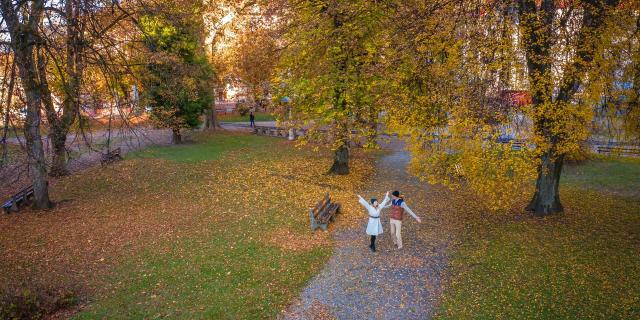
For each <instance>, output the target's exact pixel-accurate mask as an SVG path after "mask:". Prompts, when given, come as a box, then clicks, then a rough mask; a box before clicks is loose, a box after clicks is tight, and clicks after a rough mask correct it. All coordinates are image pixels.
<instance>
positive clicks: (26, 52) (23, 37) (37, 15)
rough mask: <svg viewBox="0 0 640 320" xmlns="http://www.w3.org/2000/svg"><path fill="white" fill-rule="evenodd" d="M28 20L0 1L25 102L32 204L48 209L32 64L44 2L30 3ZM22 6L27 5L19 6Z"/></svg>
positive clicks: (35, 73) (37, 91) (35, 72)
mask: <svg viewBox="0 0 640 320" xmlns="http://www.w3.org/2000/svg"><path fill="white" fill-rule="evenodd" d="M30 4H31V6H30V8H22V9H24V10H25V11H28V12H29V13H28V15H29V16H28V18H27V19H24V21H21V20H20V17H19V15H18V10H21V9H20V8H17V7H16V6H14V4H13V2H12V1H10V0H0V8H1V9H2V17H3V18H4V20H5V24H6V25H7V27H8V29H9V34H10V36H11V47H12V49H13V54H14V59H15V61H16V65H17V67H18V73H19V75H20V80H21V83H22V89H23V90H24V93H25V97H26V102H27V115H26V117H25V123H24V135H25V139H26V142H27V160H28V163H29V171H30V174H31V177H32V182H33V193H34V198H35V199H34V200H35V201H34V203H33V206H34V207H35V208H38V209H48V208H50V207H51V201H50V200H49V183H48V181H47V165H46V162H45V157H44V149H43V146H42V139H41V135H40V122H41V116H40V109H41V106H42V96H41V90H40V81H39V80H40V78H39V76H38V66H37V61H36V56H37V44H38V43H39V42H40V41H39V40H40V39H39V34H38V26H39V23H40V21H41V19H42V15H43V12H44V5H45V3H44V1H43V0H38V1H33V2H30ZM22 5H23V6H24V5H27V4H25V3H22Z"/></svg>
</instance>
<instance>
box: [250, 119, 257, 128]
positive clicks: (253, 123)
mask: <svg viewBox="0 0 640 320" xmlns="http://www.w3.org/2000/svg"><path fill="white" fill-rule="evenodd" d="M249 122H250V123H249V125H250V126H251V127H252V128H253V127H255V126H256V121H255V120H253V119H251V120H249Z"/></svg>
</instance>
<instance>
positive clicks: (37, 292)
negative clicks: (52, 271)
mask: <svg viewBox="0 0 640 320" xmlns="http://www.w3.org/2000/svg"><path fill="white" fill-rule="evenodd" d="M78 302H79V301H78V298H77V296H76V294H75V292H74V290H70V289H68V288H54V287H49V288H47V287H45V286H42V285H33V284H32V285H22V286H20V288H13V289H5V290H3V293H2V294H1V295H0V319H42V318H44V317H45V316H46V315H48V314H51V313H54V312H56V311H58V310H62V309H67V308H69V307H72V306H74V305H76V304H78Z"/></svg>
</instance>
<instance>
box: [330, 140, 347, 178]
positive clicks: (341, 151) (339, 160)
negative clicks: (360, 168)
mask: <svg viewBox="0 0 640 320" xmlns="http://www.w3.org/2000/svg"><path fill="white" fill-rule="evenodd" d="M329 173H330V174H337V175H346V174H349V147H348V146H347V145H345V144H343V145H341V146H340V147H338V148H337V149H336V150H335V152H334V154H333V165H332V166H331V169H329Z"/></svg>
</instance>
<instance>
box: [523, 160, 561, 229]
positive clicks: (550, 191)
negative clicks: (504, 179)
mask: <svg viewBox="0 0 640 320" xmlns="http://www.w3.org/2000/svg"><path fill="white" fill-rule="evenodd" d="M563 161H564V155H560V156H555V157H554V155H553V153H552V152H551V151H549V152H547V153H545V154H544V155H543V156H542V162H541V163H540V167H539V168H538V180H537V181H536V192H535V194H534V195H533V199H531V202H530V203H529V205H528V206H527V210H528V211H531V212H532V213H533V215H534V216H538V217H542V216H547V215H550V214H554V213H560V212H562V211H563V207H562V204H561V203H560V175H561V173H562V164H563Z"/></svg>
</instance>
